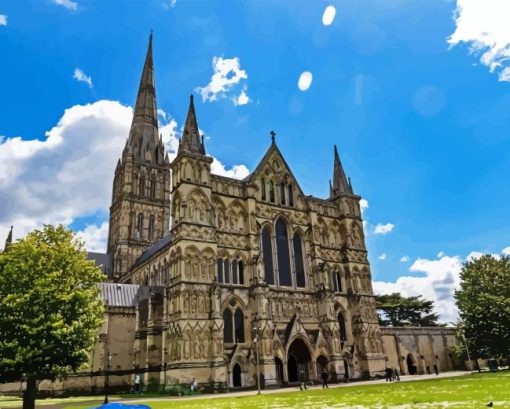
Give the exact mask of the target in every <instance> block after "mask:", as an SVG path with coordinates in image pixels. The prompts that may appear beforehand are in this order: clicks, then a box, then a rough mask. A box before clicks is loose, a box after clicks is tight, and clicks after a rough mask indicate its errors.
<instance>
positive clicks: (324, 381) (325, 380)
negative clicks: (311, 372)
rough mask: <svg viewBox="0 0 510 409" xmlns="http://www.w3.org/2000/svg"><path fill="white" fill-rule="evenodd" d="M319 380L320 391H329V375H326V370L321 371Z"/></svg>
mask: <svg viewBox="0 0 510 409" xmlns="http://www.w3.org/2000/svg"><path fill="white" fill-rule="evenodd" d="M321 378H322V389H324V388H326V389H329V386H328V379H329V374H328V373H327V371H326V368H324V369H323V370H322V373H321Z"/></svg>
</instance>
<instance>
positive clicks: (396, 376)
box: [393, 368, 400, 382]
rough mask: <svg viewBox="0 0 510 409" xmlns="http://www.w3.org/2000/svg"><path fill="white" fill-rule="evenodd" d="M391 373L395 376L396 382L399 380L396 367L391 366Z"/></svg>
mask: <svg viewBox="0 0 510 409" xmlns="http://www.w3.org/2000/svg"><path fill="white" fill-rule="evenodd" d="M393 375H394V376H395V380H396V381H397V382H400V375H399V373H398V370H397V368H393Z"/></svg>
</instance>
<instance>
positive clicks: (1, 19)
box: [0, 14, 7, 26]
mask: <svg viewBox="0 0 510 409" xmlns="http://www.w3.org/2000/svg"><path fill="white" fill-rule="evenodd" d="M6 25H7V16H6V15H5V14H0V26H6Z"/></svg>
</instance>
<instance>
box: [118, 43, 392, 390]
mask: <svg viewBox="0 0 510 409" xmlns="http://www.w3.org/2000/svg"><path fill="white" fill-rule="evenodd" d="M156 111H157V108H156V92H155V85H154V67H153V57H152V37H151V40H150V43H149V48H148V51H147V56H146V60H145V65H144V68H143V73H142V78H141V83H140V88H139V92H138V96H137V100H136V106H135V110H134V117H133V123H132V126H131V130H130V133H129V137H128V139H127V142H126V146H125V148H124V150H123V152H122V157H121V159H120V160H119V162H118V164H117V168H116V170H115V176H114V182H113V194H112V205H111V208H110V230H109V239H108V253H109V255H110V260H111V273H110V278H111V280H112V281H114V282H117V283H119V285H118V288H119V289H125V288H124V285H131V286H139V288H142V287H149V288H150V291H149V292H148V293H147V294H148V295H147V296H146V297H143V296H139V297H138V299H137V300H136V302H135V304H136V307H135V308H136V314H135V319H136V325H135V334H134V335H135V336H134V341H133V342H134V345H133V348H134V352H133V354H132V360H133V366H134V367H135V368H145V369H147V368H148V369H147V371H146V382H151V381H152V382H154V381H155V380H161V379H162V377H164V379H163V381H165V382H167V383H181V382H189V381H190V380H191V379H192V378H196V379H197V381H198V382H199V383H202V384H208V385H212V386H214V387H219V388H221V387H222V386H227V385H228V386H247V385H253V384H255V380H256V369H255V368H256V363H257V362H256V361H257V355H258V364H259V371H260V375H259V376H260V377H261V379H263V381H264V384H265V385H278V384H283V383H288V382H294V381H297V380H298V377H299V374H300V373H301V371H304V372H305V373H306V374H307V376H308V377H309V378H310V379H316V378H318V376H319V374H320V372H321V370H322V369H323V368H326V369H327V370H328V372H330V374H332V375H333V377H337V378H344V377H351V378H352V377H362V376H369V375H374V374H380V373H381V372H382V371H384V368H385V355H384V353H383V344H382V338H381V330H380V328H379V325H378V321H377V314H376V309H375V302H374V298H373V293H372V285H371V274H370V266H369V263H368V260H367V251H366V248H365V240H364V235H363V225H362V218H361V212H360V205H359V201H360V197H359V196H358V195H356V194H355V193H354V191H353V188H352V185H351V183H350V180H348V178H347V177H346V175H345V173H344V170H343V168H342V164H341V162H340V158H339V155H338V152H337V150H336V147H335V149H334V157H333V159H334V160H333V163H332V164H333V179H332V181H331V182H330V196H329V197H328V198H327V199H319V198H316V197H313V196H307V195H306V194H305V193H304V192H303V191H302V190H301V188H300V186H299V183H298V181H297V180H296V179H295V177H294V175H293V174H292V171H291V168H290V167H289V165H288V164H287V162H286V161H285V158H284V156H283V155H282V152H281V151H280V150H279V148H278V146H277V143H276V139H275V134H274V132H272V133H271V138H272V141H271V144H270V146H269V148H268V150H267V152H266V153H265V155H264V156H263V158H262V160H261V161H260V163H259V165H258V166H257V167H256V169H255V170H254V171H253V172H252V173H251V174H250V175H249V176H248V177H246V178H245V179H244V180H236V179H231V178H227V177H223V176H218V175H214V174H212V173H211V162H212V158H211V157H210V156H207V154H206V149H205V146H204V140H203V137H201V136H200V135H199V128H198V124H197V115H196V112H195V108H194V105H193V97H191V98H190V104H189V110H188V114H187V118H186V122H185V126H184V132H183V135H182V138H181V140H180V144H179V149H178V153H177V156H176V157H175V159H174V160H173V161H171V162H170V161H169V159H168V156H167V154H166V152H165V149H164V146H163V143H162V141H161V137H160V136H159V134H158V122H157V112H156ZM126 288H127V287H126ZM255 340H256V341H257V342H255ZM111 348H113V346H111ZM163 369H164V370H163ZM163 372H164V373H163Z"/></svg>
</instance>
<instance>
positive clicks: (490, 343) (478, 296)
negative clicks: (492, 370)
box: [455, 255, 510, 358]
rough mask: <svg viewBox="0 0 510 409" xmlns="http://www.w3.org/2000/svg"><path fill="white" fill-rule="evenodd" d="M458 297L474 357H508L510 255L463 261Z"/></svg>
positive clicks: (456, 293)
mask: <svg viewBox="0 0 510 409" xmlns="http://www.w3.org/2000/svg"><path fill="white" fill-rule="evenodd" d="M455 298H456V299H457V307H458V309H459V315H460V318H461V320H462V326H463V329H464V332H465V336H466V340H467V343H468V346H469V350H470V351H471V354H472V357H473V358H476V357H498V356H501V357H509V356H510V257H508V256H501V258H499V259H498V258H496V257H493V256H491V255H485V256H482V257H480V258H478V259H476V260H472V261H467V262H466V263H464V265H463V267H462V270H461V272H460V289H459V290H458V291H456V292H455Z"/></svg>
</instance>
